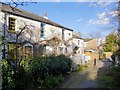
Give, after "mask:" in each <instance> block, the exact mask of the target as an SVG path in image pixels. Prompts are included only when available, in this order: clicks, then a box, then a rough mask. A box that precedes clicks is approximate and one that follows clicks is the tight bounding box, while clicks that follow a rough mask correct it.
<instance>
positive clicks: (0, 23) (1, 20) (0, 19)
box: [0, 12, 4, 60]
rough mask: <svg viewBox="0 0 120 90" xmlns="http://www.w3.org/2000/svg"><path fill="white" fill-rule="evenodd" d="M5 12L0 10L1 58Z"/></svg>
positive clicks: (0, 54)
mask: <svg viewBox="0 0 120 90" xmlns="http://www.w3.org/2000/svg"><path fill="white" fill-rule="evenodd" d="M3 17H4V13H2V12H0V60H1V59H2V48H3V47H2V36H3V25H4V18H3Z"/></svg>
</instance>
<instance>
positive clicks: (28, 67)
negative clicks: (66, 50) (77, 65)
mask: <svg viewBox="0 0 120 90" xmlns="http://www.w3.org/2000/svg"><path fill="white" fill-rule="evenodd" d="M71 64H72V63H71V60H70V59H69V58H68V57H66V56H64V55H60V56H47V57H43V56H41V57H34V58H31V59H28V60H24V61H23V62H22V65H23V66H24V69H25V71H26V72H27V74H28V76H29V77H30V78H29V79H30V80H31V82H32V83H33V84H34V85H38V83H43V81H44V80H45V81H46V78H49V77H51V76H53V78H52V81H54V78H55V77H56V76H59V75H60V74H61V75H65V74H67V72H70V71H71ZM46 76H48V77H46ZM50 81H51V80H50ZM52 81H51V82H52ZM46 82H47V81H46ZM54 82H55V81H54ZM56 82H57V81H56ZM48 83H49V79H48Z"/></svg>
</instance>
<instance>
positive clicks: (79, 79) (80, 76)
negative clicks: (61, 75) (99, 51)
mask: <svg viewBox="0 0 120 90" xmlns="http://www.w3.org/2000/svg"><path fill="white" fill-rule="evenodd" d="M110 65H111V62H108V61H105V60H102V61H101V60H98V61H97V65H96V66H93V61H89V62H88V68H87V69H86V70H85V71H82V72H73V73H72V74H71V75H70V76H69V77H68V78H67V79H66V80H65V82H64V83H62V84H61V85H60V88H97V87H99V83H98V81H97V78H98V77H97V76H99V75H98V72H99V74H101V73H103V71H104V70H105V69H106V68H108V67H109V66H110ZM101 69H102V70H101ZM101 71H102V72H101Z"/></svg>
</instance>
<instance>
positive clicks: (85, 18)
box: [18, 2, 117, 38]
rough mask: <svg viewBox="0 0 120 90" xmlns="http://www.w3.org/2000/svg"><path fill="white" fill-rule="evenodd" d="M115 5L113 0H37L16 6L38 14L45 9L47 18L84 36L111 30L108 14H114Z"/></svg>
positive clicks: (101, 34) (102, 33)
mask: <svg viewBox="0 0 120 90" xmlns="http://www.w3.org/2000/svg"><path fill="white" fill-rule="evenodd" d="M116 7H117V4H116V3H115V2H114V3H107V2H106V3H99V2H96V3H92V2H37V3H36V4H35V3H29V4H28V5H24V6H18V8H21V9H24V10H27V11H29V12H32V13H35V14H37V15H40V16H43V14H44V11H46V13H47V17H48V19H49V20H51V21H54V22H56V23H58V24H61V25H63V26H65V27H68V28H71V29H73V30H74V32H80V33H81V36H82V37H85V38H87V37H89V36H90V35H95V34H96V35H97V34H98V35H100V37H105V36H106V35H108V34H109V33H110V32H112V29H111V28H109V27H111V25H112V24H111V21H110V18H111V17H110V18H109V15H112V16H116V12H115V8H116Z"/></svg>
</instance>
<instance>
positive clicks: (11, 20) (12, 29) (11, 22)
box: [9, 17, 16, 32]
mask: <svg viewBox="0 0 120 90" xmlns="http://www.w3.org/2000/svg"><path fill="white" fill-rule="evenodd" d="M15 21H16V19H15V18H12V17H9V32H15Z"/></svg>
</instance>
